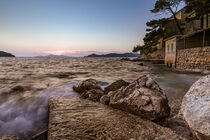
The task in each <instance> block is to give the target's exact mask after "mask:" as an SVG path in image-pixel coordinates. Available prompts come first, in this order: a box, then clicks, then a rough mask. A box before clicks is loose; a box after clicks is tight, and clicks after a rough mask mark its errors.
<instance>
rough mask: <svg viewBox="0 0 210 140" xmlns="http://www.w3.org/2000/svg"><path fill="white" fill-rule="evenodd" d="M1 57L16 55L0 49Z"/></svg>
mask: <svg viewBox="0 0 210 140" xmlns="http://www.w3.org/2000/svg"><path fill="white" fill-rule="evenodd" d="M0 57H15V56H14V55H12V54H10V53H7V52H3V51H0Z"/></svg>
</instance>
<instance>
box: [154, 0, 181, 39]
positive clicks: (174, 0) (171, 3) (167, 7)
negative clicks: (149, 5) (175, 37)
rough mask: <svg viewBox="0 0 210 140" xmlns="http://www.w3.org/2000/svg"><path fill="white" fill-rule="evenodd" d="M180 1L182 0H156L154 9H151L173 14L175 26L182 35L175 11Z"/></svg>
mask: <svg viewBox="0 0 210 140" xmlns="http://www.w3.org/2000/svg"><path fill="white" fill-rule="evenodd" d="M182 1H183V0H157V1H156V3H155V7H154V9H152V10H151V12H152V13H164V14H166V13H170V14H171V15H172V16H173V18H174V20H175V23H176V26H177V28H178V29H179V32H180V34H181V35H183V32H182V28H181V26H180V24H179V21H178V19H177V17H176V12H177V9H178V6H179V4H180V3H181V2H182Z"/></svg>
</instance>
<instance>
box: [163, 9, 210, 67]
mask: <svg viewBox="0 0 210 140" xmlns="http://www.w3.org/2000/svg"><path fill="white" fill-rule="evenodd" d="M187 16H189V15H186V14H185V9H184V8H183V9H181V10H180V11H179V12H178V13H177V19H178V20H179V22H180V25H181V28H183V33H184V35H180V34H179V31H178V29H177V28H176V25H175V24H174V23H173V18H171V23H169V25H167V26H166V33H167V38H166V39H164V42H165V43H164V44H165V64H166V65H167V66H168V67H173V68H178V69H189V70H191V69H207V70H210V14H209V15H208V18H207V17H206V16H204V18H203V21H201V20H200V19H199V20H193V21H191V22H189V23H187V22H186V21H185V19H186V17H187ZM207 19H208V20H207ZM208 21H209V22H208ZM172 26H174V28H172Z"/></svg>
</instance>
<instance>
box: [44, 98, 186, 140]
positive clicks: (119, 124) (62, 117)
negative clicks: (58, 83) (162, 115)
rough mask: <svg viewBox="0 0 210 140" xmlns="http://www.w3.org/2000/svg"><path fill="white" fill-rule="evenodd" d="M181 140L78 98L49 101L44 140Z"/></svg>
mask: <svg viewBox="0 0 210 140" xmlns="http://www.w3.org/2000/svg"><path fill="white" fill-rule="evenodd" d="M169 138H170V139H173V140H184V139H185V138H183V137H181V136H179V135H177V134H176V133H175V132H173V131H171V130H170V129H168V128H165V127H161V126H159V125H157V124H155V123H153V122H151V121H148V120H143V119H141V118H140V117H138V116H135V115H132V114H129V113H126V112H122V111H120V110H115V109H113V108H111V107H109V106H106V105H103V104H100V103H97V102H92V101H89V100H85V99H81V98H78V97H69V98H50V100H49V130H48V139H49V140H55V139H65V140H67V139H74V140H77V139H85V140H86V139H91V140H99V139H115V140H117V139H118V140H119V139H122V140H134V139H136V140H137V139H138V140H154V139H155V140H168V139H169Z"/></svg>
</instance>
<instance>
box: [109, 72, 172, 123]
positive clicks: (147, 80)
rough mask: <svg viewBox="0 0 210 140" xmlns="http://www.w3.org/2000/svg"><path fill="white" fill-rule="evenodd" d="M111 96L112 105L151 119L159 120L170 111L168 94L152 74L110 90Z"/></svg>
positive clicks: (110, 103)
mask: <svg viewBox="0 0 210 140" xmlns="http://www.w3.org/2000/svg"><path fill="white" fill-rule="evenodd" d="M109 96H110V102H109V105H110V106H111V107H113V108H116V109H120V110H123V111H126V112H129V113H132V114H135V115H138V116H141V117H143V118H146V119H149V120H158V119H161V118H164V117H167V116H168V115H169V113H170V108H169V106H168V100H167V97H166V95H165V94H164V93H163V92H162V90H161V89H160V87H159V86H158V84H157V83H156V82H155V81H154V80H153V79H152V78H151V77H150V75H144V76H142V77H140V78H139V79H137V80H136V81H134V82H132V83H131V84H129V85H128V86H125V87H122V88H120V89H118V90H116V91H113V92H110V93H109Z"/></svg>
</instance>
